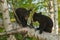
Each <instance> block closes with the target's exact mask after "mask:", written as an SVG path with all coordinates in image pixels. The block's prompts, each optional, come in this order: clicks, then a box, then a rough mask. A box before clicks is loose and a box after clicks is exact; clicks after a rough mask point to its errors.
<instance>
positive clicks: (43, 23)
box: [33, 12, 53, 34]
mask: <svg viewBox="0 0 60 40" xmlns="http://www.w3.org/2000/svg"><path fill="white" fill-rule="evenodd" d="M33 21H34V22H35V21H38V22H39V28H37V30H40V34H41V33H42V32H43V31H45V32H49V33H51V32H52V27H53V21H52V19H51V18H49V17H48V16H45V15H42V12H40V13H35V14H34V15H33Z"/></svg>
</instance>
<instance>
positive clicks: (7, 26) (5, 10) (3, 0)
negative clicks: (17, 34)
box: [1, 0, 16, 40]
mask: <svg viewBox="0 0 60 40" xmlns="http://www.w3.org/2000/svg"><path fill="white" fill-rule="evenodd" d="M1 4H2V14H3V22H4V27H5V29H6V32H7V31H10V30H12V29H13V28H12V24H11V22H10V16H9V11H8V5H7V0H1ZM11 39H12V40H16V39H15V38H14V36H13V35H10V37H8V38H7V40H11Z"/></svg>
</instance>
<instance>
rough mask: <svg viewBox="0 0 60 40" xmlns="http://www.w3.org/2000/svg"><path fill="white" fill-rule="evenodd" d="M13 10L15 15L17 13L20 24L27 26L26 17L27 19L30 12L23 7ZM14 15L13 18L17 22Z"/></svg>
mask: <svg viewBox="0 0 60 40" xmlns="http://www.w3.org/2000/svg"><path fill="white" fill-rule="evenodd" d="M15 12H16V15H17V17H18V19H19V21H20V22H21V24H22V26H23V27H26V26H27V19H28V16H29V14H30V11H28V10H27V9H25V8H17V9H16V10H15ZM16 15H15V19H16V21H17V23H19V21H18V19H17V17H16Z"/></svg>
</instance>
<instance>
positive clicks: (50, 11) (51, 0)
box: [48, 0, 54, 33]
mask: <svg viewBox="0 0 60 40" xmlns="http://www.w3.org/2000/svg"><path fill="white" fill-rule="evenodd" d="M48 7H49V16H50V18H51V19H52V20H53V24H54V9H53V0H49V3H48ZM52 33H54V25H53V29H52Z"/></svg>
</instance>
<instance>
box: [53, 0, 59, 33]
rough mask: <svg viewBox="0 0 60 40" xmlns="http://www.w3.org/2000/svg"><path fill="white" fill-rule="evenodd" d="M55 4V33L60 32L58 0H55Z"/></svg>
mask: <svg viewBox="0 0 60 40" xmlns="http://www.w3.org/2000/svg"><path fill="white" fill-rule="evenodd" d="M53 4H54V29H55V31H54V32H55V33H56V34H58V5H57V0H53Z"/></svg>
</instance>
